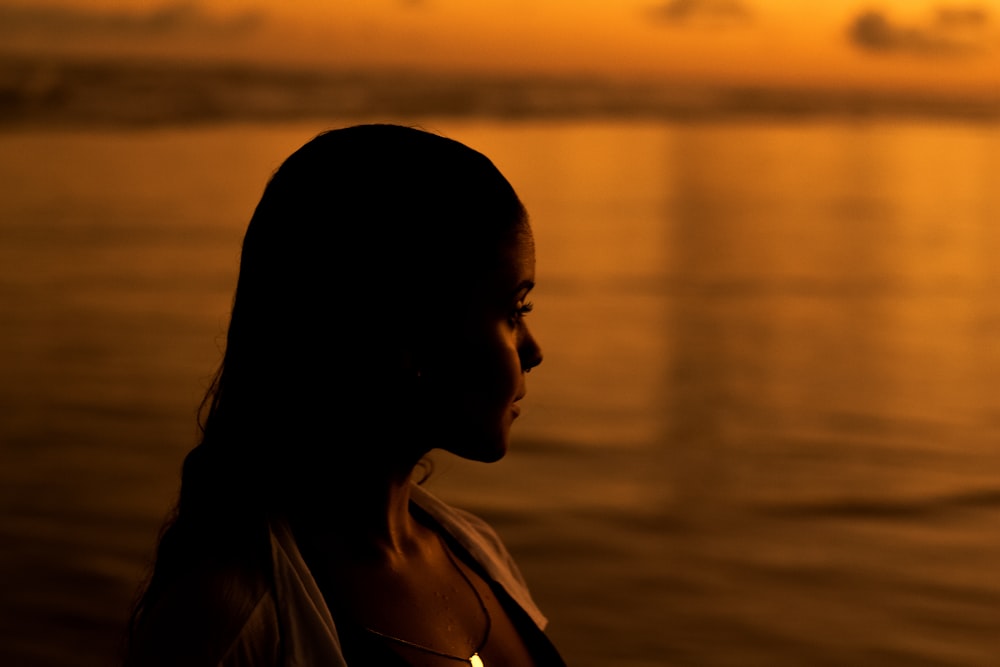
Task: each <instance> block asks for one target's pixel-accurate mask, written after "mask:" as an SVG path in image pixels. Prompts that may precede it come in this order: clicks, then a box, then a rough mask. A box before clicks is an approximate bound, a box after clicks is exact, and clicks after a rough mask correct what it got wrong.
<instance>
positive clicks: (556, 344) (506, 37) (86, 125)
mask: <svg viewBox="0 0 1000 667" xmlns="http://www.w3.org/2000/svg"><path fill="white" fill-rule="evenodd" d="M370 121H382V122H397V123H404V124H417V125H420V126H421V127H424V128H426V129H430V130H433V131H436V132H439V133H443V134H446V135H448V136H451V137H453V138H455V139H458V140H460V141H462V142H464V143H467V144H469V145H471V146H473V147H474V148H477V149H479V150H481V151H483V152H484V153H486V154H487V155H488V156H490V157H491V158H492V159H493V160H494V161H495V162H496V164H497V165H498V166H499V167H500V169H501V170H502V171H503V172H504V173H505V174H506V175H507V176H508V178H509V179H510V180H511V181H512V183H513V184H514V186H515V188H516V189H517V190H518V192H519V193H520V195H521V197H522V199H523V200H524V201H525V203H526V205H527V207H528V209H529V211H530V213H531V216H532V220H533V225H534V229H535V235H536V239H537V246H538V248H537V250H538V262H539V264H538V278H539V286H538V288H537V293H536V294H535V298H534V301H535V305H536V310H535V312H534V313H532V315H531V316H530V317H531V323H532V326H533V327H534V329H535V332H536V333H537V335H538V337H539V338H540V340H541V343H542V345H543V347H544V349H545V353H546V360H545V364H544V365H543V366H542V367H541V368H540V369H538V370H537V371H536V372H534V373H532V374H531V376H530V378H529V380H530V382H529V398H528V399H527V401H526V402H525V411H524V414H523V415H522V417H521V419H520V420H519V421H518V424H517V428H516V429H515V430H516V434H515V441H514V443H513V446H512V451H511V453H510V455H509V456H508V458H507V459H505V460H504V461H502V462H500V463H498V464H495V465H491V466H483V465H474V464H468V463H463V462H460V461H456V460H454V459H451V458H445V457H441V458H439V459H438V461H437V471H436V473H435V475H434V477H433V478H432V479H431V481H430V482H429V485H430V488H431V489H432V490H433V491H435V492H436V493H438V494H439V495H442V496H443V497H445V498H447V499H448V500H450V501H452V502H454V503H457V504H459V505H462V506H464V507H466V508H468V509H471V510H473V511H475V512H477V513H479V514H481V515H483V516H484V517H486V518H488V519H489V520H490V521H491V522H492V523H493V524H494V525H495V526H496V527H497V528H498V530H499V531H500V533H501V534H502V535H503V537H504V538H505V540H506V541H507V543H508V546H509V547H510V549H511V550H512V551H513V552H514V554H515V556H516V557H517V559H518V561H519V562H520V564H521V566H522V569H523V570H524V571H525V573H526V575H527V577H528V579H529V581H530V583H531V584H532V588H533V591H534V594H535V597H536V598H537V600H538V601H539V603H540V604H541V606H542V607H543V608H544V610H545V611H546V612H547V614H548V615H549V616H550V618H551V621H552V624H551V626H550V634H551V636H552V637H553V639H554V640H555V641H556V643H557V644H558V645H559V646H560V648H561V649H562V651H563V652H564V654H565V656H566V658H567V660H568V662H569V663H570V664H571V665H576V666H579V667H597V666H605V665H616V666H625V667H628V666H634V667H638V666H653V665H656V666H659V665H705V666H717V665H720V666H721V665H734V666H735V665H740V666H744V665H760V666H770V667H774V666H783V665H970V666H971V665H986V664H995V663H996V661H997V660H998V656H1000V566H998V563H1000V447H998V445H1000V393H998V391H997V389H998V380H1000V299H998V298H997V291H998V288H1000V263H998V261H997V259H996V258H997V255H998V251H1000V231H998V226H997V224H996V223H997V221H998V218H1000V187H998V186H1000V2H998V0H970V1H969V2H957V3H950V2H948V1H947V0H943V1H942V2H936V1H925V0H874V1H870V0H863V1H862V0H824V2H822V3H818V2H811V3H805V2H796V1H794V0H620V1H616V2H605V1H604V0H574V1H573V2H569V1H563V0H558V1H557V0H548V1H544V2H538V1H536V0H506V1H505V2H500V1H499V0H477V1H476V2H464V1H462V0H367V1H365V2H361V1H356V2H349V1H346V2H334V1H332V0H297V1H296V2H294V3H278V2H276V1H275V2H262V1H254V0H244V1H237V0H195V1H191V2H170V1H169V0H167V1H165V2H160V1H159V0H148V1H146V0H132V1H129V0H62V1H59V2H57V1H56V0H44V1H41V0H17V1H12V0H0V156H2V157H0V581H2V582H3V584H2V586H0V664H4V665H17V666H24V667H42V666H46V667H48V666H67V667H69V666H74V667H76V666H79V667H84V666H91V665H94V666H96V665H107V664H113V662H114V660H115V655H116V651H117V648H118V643H119V641H120V638H121V632H122V628H123V625H124V621H125V618H126V616H127V613H128V608H129V604H130V601H131V599H132V596H133V594H134V592H135V590H136V586H137V584H138V582H139V581H140V580H141V578H142V576H143V575H144V573H145V571H146V568H147V567H148V564H149V558H150V556H151V552H152V548H153V546H154V543H155V539H156V535H157V531H158V528H159V525H160V522H161V520H162V517H163V515H164V514H165V512H166V511H167V510H168V508H169V507H170V505H171V503H172V501H173V499H174V496H175V494H176V490H177V485H178V480H179V474H178V473H179V466H180V462H181V460H182V458H183V456H184V454H185V453H186V451H187V450H188V449H189V448H190V447H191V446H192V445H193V444H194V443H195V441H196V436H197V432H196V422H195V413H196V409H197V405H198V402H199V400H200V398H201V396H202V394H203V393H204V391H205V389H206V388H207V385H208V382H209V378H210V377H211V374H212V372H213V370H214V367H215V365H216V364H217V363H218V361H219V359H220V354H221V345H222V342H223V336H224V332H225V326H226V322H227V318H228V309H229V305H230V300H231V296H232V290H233V288H234V285H235V278H236V273H237V269H238V256H239V245H240V240H241V237H242V233H243V230H244V228H245V225H246V223H247V221H248V220H249V217H250V213H251V212H252V210H253V207H254V205H255V204H256V201H257V199H258V197H259V195H260V193H261V190H262V188H263V186H264V184H265V182H266V181H267V178H268V176H269V175H270V173H271V172H272V171H273V170H274V169H275V168H276V167H277V166H278V164H280V162H281V161H282V159H283V158H284V157H286V156H287V155H288V154H289V153H290V152H291V151H293V150H294V149H295V148H297V147H298V146H299V145H301V144H302V143H304V142H305V141H307V140H308V139H309V138H311V137H312V136H313V135H315V134H316V133H318V132H319V131H321V130H324V129H328V128H331V127H338V126H343V125H348V124H354V123H357V122H370Z"/></svg>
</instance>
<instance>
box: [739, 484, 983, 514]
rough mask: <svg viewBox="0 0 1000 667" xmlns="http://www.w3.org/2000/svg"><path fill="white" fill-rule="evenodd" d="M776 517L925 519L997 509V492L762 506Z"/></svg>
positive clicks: (980, 491)
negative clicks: (953, 513)
mask: <svg viewBox="0 0 1000 667" xmlns="http://www.w3.org/2000/svg"><path fill="white" fill-rule="evenodd" d="M758 509H759V511H760V513H762V514H766V515H769V516H778V517H801V518H817V519H821V518H826V519H926V518H932V517H935V516H939V515H944V514H948V513H951V512H955V511H961V510H991V509H1000V489H979V490H975V491H967V492H962V493H954V494H949V495H943V496H932V497H929V498H915V499H905V500H891V499H887V500H881V499H878V500H876V499H859V498H847V499H839V500H833V501H828V502H820V503H800V504H796V505H790V506H764V507H760V508H758Z"/></svg>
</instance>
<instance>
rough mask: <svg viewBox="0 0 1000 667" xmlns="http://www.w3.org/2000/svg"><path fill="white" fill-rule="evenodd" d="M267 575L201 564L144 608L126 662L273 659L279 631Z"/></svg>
mask: <svg viewBox="0 0 1000 667" xmlns="http://www.w3.org/2000/svg"><path fill="white" fill-rule="evenodd" d="M267 582H268V579H267V577H266V576H265V575H263V574H258V573H256V572H253V571H251V570H249V569H247V568H240V567H233V566H226V565H221V564H200V565H199V566H198V567H197V568H196V569H194V570H192V571H189V572H185V573H184V574H183V575H180V576H178V577H176V579H175V580H174V581H172V582H170V585H169V586H167V587H166V589H165V591H164V593H163V594H162V595H160V596H159V598H158V599H157V600H155V601H154V602H153V604H152V606H150V607H149V608H148V609H146V610H145V611H144V613H143V615H142V618H141V619H140V621H139V624H138V627H137V628H136V631H135V634H134V636H133V639H132V641H131V645H130V655H129V658H128V660H127V662H126V664H127V665H128V666H129V667H132V666H133V665H136V666H138V665H142V666H143V667H146V666H149V667H167V666H168V665H169V666H175V665H185V666H186V665H190V666H192V667H200V666H203V665H204V666H206V667H208V666H212V667H216V666H219V667H237V666H242V665H273V664H276V662H277V656H278V645H279V632H278V627H277V615H276V611H275V602H274V597H273V594H272V593H271V590H270V586H269V585H268V583H267Z"/></svg>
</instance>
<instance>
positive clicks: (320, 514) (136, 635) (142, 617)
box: [126, 125, 563, 667]
mask: <svg viewBox="0 0 1000 667" xmlns="http://www.w3.org/2000/svg"><path fill="white" fill-rule="evenodd" d="M533 281H534V247H533V242H532V236H531V229H530V227H529V225H528V221H527V216H526V213H525V211H524V208H523V206H522V205H521V202H520V201H519V200H518V198H517V195H516V194H515V193H514V190H513V189H512V188H511V186H510V184H509V183H508V182H507V181H506V180H505V179H504V177H503V176H502V175H501V174H500V172H499V171H498V170H497V169H496V167H494V166H493V164H492V163H491V162H490V161H489V160H488V159H487V158H486V157H485V156H483V155H481V154H480V153H477V152H476V151H473V150H471V149H469V148H468V147H466V146H463V145H462V144H459V143H458V142H455V141H451V140H449V139H445V138H442V137H439V136H436V135H432V134H429V133H426V132H422V131H419V130H415V129H410V128H404V127H398V126H390V125H368V126H358V127H352V128H347V129H342V130H335V131H332V132H328V133H325V134H322V135H320V136H318V137H316V138H315V139H313V140H312V141H310V142H309V143H308V144H306V145H305V146H303V147H302V148H301V149H299V150H298V151H296V152H295V153H294V154H293V155H292V156H291V157H289V158H288V160H287V161H286V162H285V163H284V164H283V165H282V166H281V167H280V168H279V169H278V171H277V172H276V173H275V174H274V176H273V177H272V179H271V181H270V183H269V184H268V186H267V188H266V189H265V191H264V195H263V197H262V198H261V201H260V203H259V204H258V206H257V209H256V211H255V212H254V215H253V218H252V219H251V221H250V225H249V227H248V229H247V233H246V237H245V239H244V244H243V254H242V260H241V266H240V276H239V282H238V285H237V289H236V297H235V300H234V304H233V311H232V319H231V323H230V327H229V332H228V337H227V346H226V352H225V357H224V359H223V363H222V367H221V369H220V371H219V373H218V375H217V376H216V380H215V382H214V384H213V387H212V390H211V392H210V394H209V399H207V401H206V404H207V406H208V411H207V416H206V417H205V420H204V433H203V438H202V441H201V443H200V444H199V445H198V446H197V447H196V448H195V449H194V450H193V451H192V452H191V453H190V454H189V455H188V457H187V459H186V460H185V462H184V469H183V478H182V483H181V492H180V499H179V501H178V504H177V507H176V510H175V513H174V516H173V517H172V519H171V520H170V521H169V522H168V526H167V527H166V529H165V530H164V532H163V535H162V537H161V540H160V545H159V547H158V551H157V560H156V566H155V569H154V572H153V574H152V576H151V578H150V581H149V583H148V585H147V588H146V590H145V591H144V593H143V594H142V596H141V598H140V599H139V601H138V603H137V605H136V609H135V612H134V614H133V619H132V624H131V627H130V634H129V642H128V649H127V657H126V664H129V665H227V666H228V665H289V666H290V665H302V666H306V665H324V666H325V665H350V666H351V667H357V666H360V665H380V666H382V665H427V666H433V665H442V666H443V665H455V664H463V663H464V664H471V665H482V664H487V665H553V664H555V665H559V664H563V663H562V660H561V659H560V658H559V656H558V653H557V652H556V650H555V649H554V648H553V647H552V645H551V643H549V641H548V640H547V639H546V637H545V635H544V634H543V632H542V630H543V629H544V627H545V618H544V616H542V614H541V612H539V610H538V609H537V607H536V606H535V605H534V603H533V602H532V600H531V596H530V595H529V594H528V591H527V589H526V587H525V585H524V582H523V580H522V578H521V576H520V574H519V572H518V570H517V568H516V566H515V565H514V563H513V562H512V560H511V559H510V556H509V555H508V554H507V552H506V550H505V549H504V548H503V546H502V544H501V543H500V541H499V539H498V538H497V536H496V534H495V533H494V532H493V531H492V530H491V529H490V528H489V527H488V526H487V525H486V524H484V523H483V522H482V521H481V520H479V519H477V518H475V517H473V516H471V515H469V514H467V513H465V512H462V511H460V510H457V509H454V508H452V507H449V506H448V505H446V504H444V503H443V502H441V501H440V500H438V499H436V498H435V497H433V496H432V495H430V494H429V493H427V492H426V491H424V490H423V489H421V488H420V487H419V486H416V485H414V484H412V483H411V481H410V480H411V477H412V476H413V472H414V469H415V467H416V466H417V465H418V464H419V463H420V462H421V460H422V459H423V457H424V456H425V455H426V454H427V453H428V452H429V451H430V450H431V449H434V448H440V449H444V450H447V451H450V452H452V453H454V454H456V455H458V456H461V457H463V458H467V459H471V460H476V461H485V462H490V461H496V460H498V459H499V458H501V457H502V456H503V455H504V453H505V451H506V448H507V443H508V434H509V429H510V426H511V423H512V422H513V421H514V419H516V417H517V415H518V411H519V407H518V401H520V399H521V398H523V396H524V393H525V384H524V376H525V374H526V373H527V372H528V371H530V370H531V369H532V368H533V367H535V366H537V365H538V364H539V363H540V362H541V360H542V355H541V351H540V349H539V347H538V344H537V342H536V341H535V339H534V338H533V337H532V335H531V333H530V332H529V331H528V328H527V326H526V324H525V322H524V316H525V315H526V314H527V313H528V311H530V310H531V304H530V303H528V301H527V297H528V293H529V292H530V290H531V288H532V286H533Z"/></svg>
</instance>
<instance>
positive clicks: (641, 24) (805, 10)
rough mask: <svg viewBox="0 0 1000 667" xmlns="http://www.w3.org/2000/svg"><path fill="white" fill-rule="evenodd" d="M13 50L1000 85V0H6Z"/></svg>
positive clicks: (868, 83)
mask: <svg viewBox="0 0 1000 667" xmlns="http://www.w3.org/2000/svg"><path fill="white" fill-rule="evenodd" d="M0 39H2V43H3V44H4V45H5V47H4V48H5V49H6V50H13V51H18V52H25V51H27V52H30V53H40V52H41V53H44V52H71V53H89V54H94V55H101V56H107V55H128V56H136V55H140V56H155V57H158V58H162V57H168V58H175V57H179V58H184V59H212V60H218V59H222V60H254V61H263V62H267V63H273V64H278V65H285V64H294V65H301V64H308V65H322V66H324V67H327V66H329V67H336V68H369V67H386V66H388V67H394V68H395V67H406V68H418V69H424V70H448V71H465V72H473V73H517V74H525V73H527V74H555V75H593V74H597V75H601V76H606V77H612V78H626V79H635V78H649V77H659V78H665V79H669V80H680V81H693V82H707V83H738V84H746V83H749V84H759V85H789V84H790V85H802V84H808V85H814V84H815V85H822V86H830V87H845V86H846V87H852V88H858V87H860V88H867V87H878V88H890V89H892V88H905V89H919V90H927V91H942V92H944V91H965V92H969V91H975V92H984V93H987V94H990V95H996V94H998V93H1000V0H972V1H971V2H959V3H949V2H947V1H946V2H935V1H927V0H822V1H819V0H814V1H812V2H806V1H803V0H474V1H473V0H295V1H294V2H277V1H276V0H272V1H271V2H263V1H261V0H197V1H193V2H172V1H169V0H168V1H167V2H159V1H158V0H62V1H57V0H36V1H31V2H29V0H0Z"/></svg>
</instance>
